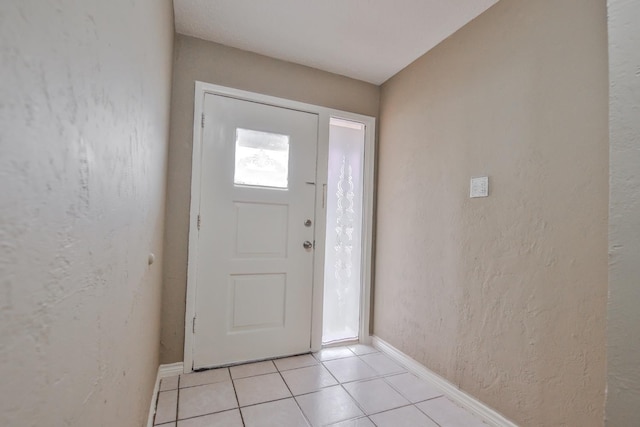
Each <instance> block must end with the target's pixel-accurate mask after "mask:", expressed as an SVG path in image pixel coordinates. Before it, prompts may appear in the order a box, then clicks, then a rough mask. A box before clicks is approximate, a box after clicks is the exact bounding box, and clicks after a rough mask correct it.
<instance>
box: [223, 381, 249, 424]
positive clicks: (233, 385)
mask: <svg viewBox="0 0 640 427" xmlns="http://www.w3.org/2000/svg"><path fill="white" fill-rule="evenodd" d="M227 369H229V368H227ZM229 378H231V370H229ZM231 387H233V394H234V395H235V397H236V403H237V404H238V408H237V409H238V412H239V413H240V422H241V423H242V427H245V424H244V416H243V415H242V410H241V409H240V399H238V391H237V390H236V383H234V382H233V379H231Z"/></svg>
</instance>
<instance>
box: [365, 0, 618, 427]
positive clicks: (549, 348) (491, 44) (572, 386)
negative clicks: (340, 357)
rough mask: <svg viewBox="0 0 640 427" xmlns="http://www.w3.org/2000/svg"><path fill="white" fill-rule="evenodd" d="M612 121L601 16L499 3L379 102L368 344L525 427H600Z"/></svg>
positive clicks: (543, 2) (553, 4) (582, 3)
mask: <svg viewBox="0 0 640 427" xmlns="http://www.w3.org/2000/svg"><path fill="white" fill-rule="evenodd" d="M607 103H608V97H607V21H606V8H605V2H604V1H602V0H540V1H531V0H502V1H500V2H499V3H497V4H496V5H495V6H493V7H492V8H491V9H489V10H488V11H487V12H485V13H484V14H483V15H481V16H480V17H478V18H477V19H475V20H474V21H472V22H471V23H470V24H469V25H467V26H465V27H464V28H463V29H461V30H460V31H459V32H457V33H456V34H454V35H453V36H452V37H450V38H449V39H447V40H446V41H445V42H443V43H442V44H441V45H440V46H438V47H436V48H435V49H434V50H432V51H431V52H429V53H427V54H426V55H424V56H423V57H421V58H420V59H418V60H417V61H416V62H414V63H413V64H412V65H410V66H409V67H407V68H406V69H405V70H403V71H402V72H400V73H399V74H398V75H396V76H394V77H393V78H392V79H391V80H389V81H388V82H386V83H385V84H384V85H383V87H382V92H381V108H380V121H381V134H380V154H379V170H378V173H379V179H378V186H379V187H378V188H379V192H378V227H377V258H376V286H375V319H374V331H375V334H376V335H378V336H380V337H381V338H382V339H384V340H387V341H389V342H390V343H391V344H393V345H394V346H396V347H398V348H399V349H400V350H402V351H404V352H406V353H407V354H409V355H410V356H411V357H413V358H415V359H417V360H418V361H420V362H421V363H423V364H425V365H426V366H427V367H429V368H430V369H432V370H434V371H435V372H437V373H438V374H440V375H442V376H444V377H445V378H447V379H448V380H449V381H451V382H453V383H455V384H457V385H459V386H460V387H461V388H462V389H463V390H465V391H467V392H469V393H471V394H472V395H474V396H476V397H477V398H479V399H480V400H482V401H484V402H485V403H487V404H488V405H490V406H491V407H493V408H495V409H497V410H498V411H499V412H501V413H503V414H504V415H505V416H506V417H508V418H510V419H512V420H514V421H515V422H517V423H518V424H520V425H522V426H549V427H557V426H581V427H588V426H601V425H602V421H603V408H604V390H605V308H606V297H607V206H608V196H607V194H608V185H607V179H608V134H607ZM485 174H486V175H488V176H489V177H490V178H489V179H490V197H488V198H483V199H469V195H468V193H469V179H470V177H472V176H478V175H485Z"/></svg>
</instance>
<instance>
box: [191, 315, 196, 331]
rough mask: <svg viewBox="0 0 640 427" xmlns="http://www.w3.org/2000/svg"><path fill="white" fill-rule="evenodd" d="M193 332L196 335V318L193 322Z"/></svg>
mask: <svg viewBox="0 0 640 427" xmlns="http://www.w3.org/2000/svg"><path fill="white" fill-rule="evenodd" d="M191 332H192V333H194V334H195V333H196V317H195V316H193V322H191Z"/></svg>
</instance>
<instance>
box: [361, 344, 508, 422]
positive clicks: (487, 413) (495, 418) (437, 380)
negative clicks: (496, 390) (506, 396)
mask: <svg viewBox="0 0 640 427" xmlns="http://www.w3.org/2000/svg"><path fill="white" fill-rule="evenodd" d="M371 341H372V344H373V346H374V347H375V348H377V349H378V350H380V351H381V352H383V353H385V354H386V355H387V356H389V357H390V358H392V359H393V360H395V361H396V362H398V363H399V364H401V365H403V366H404V367H405V368H407V369H408V370H409V371H410V372H412V373H413V374H415V375H417V376H418V377H420V378H422V379H423V380H425V381H428V382H429V383H430V384H432V385H433V386H434V387H436V388H438V389H439V390H441V391H442V392H443V393H444V394H445V395H446V396H447V397H449V398H450V399H451V400H453V401H455V402H456V403H457V404H459V405H460V406H462V407H463V408H465V409H467V410H469V411H471V412H473V413H474V414H476V415H477V416H479V417H480V418H482V419H483V420H484V421H485V422H486V423H488V424H489V425H491V426H494V427H518V425H517V424H514V423H513V422H512V421H509V420H508V419H506V418H505V417H504V416H502V415H501V414H500V413H498V412H496V411H495V410H494V409H492V408H490V407H489V406H487V405H485V404H484V403H482V402H481V401H479V400H478V399H476V398H475V397H473V396H471V395H469V394H467V393H465V392H464V391H462V390H460V389H459V388H458V387H457V386H456V385H454V384H452V383H450V382H449V381H447V380H445V379H444V378H442V377H441V376H439V375H438V374H436V373H435V372H432V371H430V370H429V369H428V368H427V367H425V366H424V365H422V364H420V363H419V362H417V361H416V360H414V359H412V358H411V357H409V356H407V355H406V354H404V353H403V352H401V351H400V350H398V349H397V348H395V347H394V346H392V345H391V344H389V343H388V342H386V341H384V340H382V339H380V338H378V337H376V336H372V337H371Z"/></svg>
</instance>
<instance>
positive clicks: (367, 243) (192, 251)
mask: <svg viewBox="0 0 640 427" xmlns="http://www.w3.org/2000/svg"><path fill="white" fill-rule="evenodd" d="M207 93H210V94H216V95H223V96H229V97H233V98H237V99H241V100H246V101H252V102H258V103H264V104H268V105H273V106H277V107H282V108H289V109H293V110H298V111H304V112H308V113H314V114H317V115H318V155H317V168H316V171H317V172H316V181H315V182H316V186H315V187H316V199H315V200H316V210H315V218H316V228H315V237H314V238H315V250H314V252H313V265H314V267H313V297H312V299H313V300H312V318H311V349H312V351H318V350H320V348H321V347H322V305H323V292H324V253H325V235H326V211H325V198H326V188H327V170H328V152H329V120H330V118H331V117H337V118H342V119H346V120H353V121H356V122H360V123H363V124H364V125H365V154H364V195H363V205H364V206H363V221H364V224H363V233H362V234H363V237H362V240H363V241H362V248H363V251H362V255H363V256H362V265H361V268H362V284H361V286H362V289H361V293H360V294H361V296H360V299H361V301H360V331H359V340H360V342H361V343H369V342H370V339H371V338H370V334H369V330H370V311H371V279H372V263H373V260H372V249H373V209H374V194H375V189H374V167H375V124H376V122H375V118H374V117H370V116H364V115H361V114H356V113H350V112H347V111H341V110H336V109H331V108H326V107H321V106H317V105H313V104H306V103H302V102H298V101H292V100H288V99H284V98H278V97H274V96H269V95H263V94H259V93H254V92H248V91H243V90H239V89H233V88H228V87H224V86H219V85H214V84H210V83H205V82H200V81H196V82H195V96H194V118H193V151H192V167H191V205H190V214H189V256H188V261H187V263H188V265H187V298H186V309H185V335H184V365H183V366H184V372H185V373H189V372H192V371H193V327H194V324H193V322H194V319H195V302H196V283H197V259H198V257H197V251H198V239H199V230H198V215H199V212H200V189H201V183H200V176H201V173H200V172H201V169H202V158H201V150H202V129H203V120H204V119H203V117H204V116H203V107H204V97H205V94H207Z"/></svg>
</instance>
